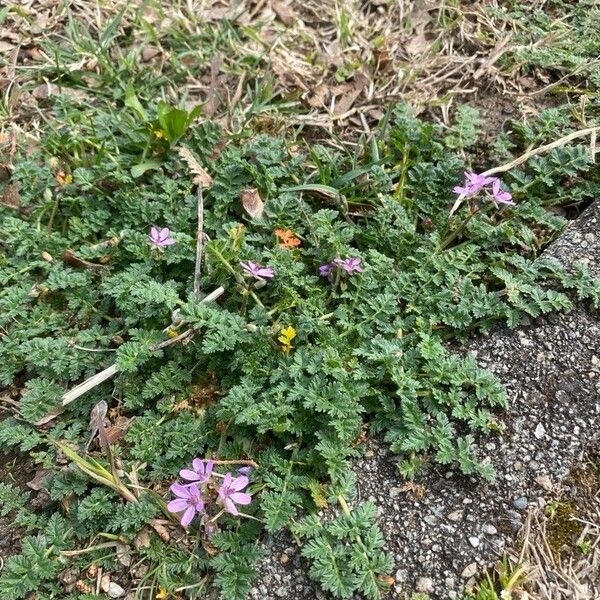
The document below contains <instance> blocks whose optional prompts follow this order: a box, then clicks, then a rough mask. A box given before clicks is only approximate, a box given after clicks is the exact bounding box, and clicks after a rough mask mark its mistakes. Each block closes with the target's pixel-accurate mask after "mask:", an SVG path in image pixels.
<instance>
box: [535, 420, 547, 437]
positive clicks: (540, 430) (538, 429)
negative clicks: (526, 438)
mask: <svg viewBox="0 0 600 600" xmlns="http://www.w3.org/2000/svg"><path fill="white" fill-rule="evenodd" d="M533 435H534V436H535V437H536V439H538V440H541V439H542V438H543V437H544V436H545V435H546V429H545V427H544V426H543V425H542V424H541V423H538V424H537V427H536V428H535V431H534V432H533Z"/></svg>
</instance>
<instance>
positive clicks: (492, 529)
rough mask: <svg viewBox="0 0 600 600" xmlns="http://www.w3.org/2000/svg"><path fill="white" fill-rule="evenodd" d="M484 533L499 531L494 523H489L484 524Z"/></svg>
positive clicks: (491, 533)
mask: <svg viewBox="0 0 600 600" xmlns="http://www.w3.org/2000/svg"><path fill="white" fill-rule="evenodd" d="M483 533H485V534H487V535H496V534H497V533H498V530H497V529H496V528H495V527H494V526H493V525H491V524H489V523H487V524H486V525H484V526H483Z"/></svg>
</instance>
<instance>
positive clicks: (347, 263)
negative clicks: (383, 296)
mask: <svg viewBox="0 0 600 600" xmlns="http://www.w3.org/2000/svg"><path fill="white" fill-rule="evenodd" d="M333 262H334V263H335V264H336V265H337V266H339V267H342V269H344V271H346V273H348V275H352V273H362V272H363V270H362V267H361V266H360V262H361V259H360V258H359V257H356V258H345V259H344V260H341V259H339V258H335V259H334V260H333Z"/></svg>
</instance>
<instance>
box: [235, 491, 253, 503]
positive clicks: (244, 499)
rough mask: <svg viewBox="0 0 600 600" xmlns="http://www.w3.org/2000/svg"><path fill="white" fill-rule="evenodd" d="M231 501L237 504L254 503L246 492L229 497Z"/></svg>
mask: <svg viewBox="0 0 600 600" xmlns="http://www.w3.org/2000/svg"><path fill="white" fill-rule="evenodd" d="M229 499H230V500H232V501H233V502H235V503H236V504H250V502H252V496H251V495H250V494H246V493H245V492H235V493H234V494H231V495H230V496H229Z"/></svg>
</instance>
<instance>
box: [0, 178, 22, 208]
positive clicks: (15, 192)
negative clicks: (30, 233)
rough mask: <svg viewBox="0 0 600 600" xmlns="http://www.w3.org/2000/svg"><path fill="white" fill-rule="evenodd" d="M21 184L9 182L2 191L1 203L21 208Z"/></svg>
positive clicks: (9, 206)
mask: <svg viewBox="0 0 600 600" xmlns="http://www.w3.org/2000/svg"><path fill="white" fill-rule="evenodd" d="M19 190H20V186H19V184H18V183H9V184H8V185H7V186H6V187H5V188H4V191H3V192H2V197H0V204H4V206H8V208H13V209H15V210H19V209H20V208H21V195H20V194H19Z"/></svg>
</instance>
